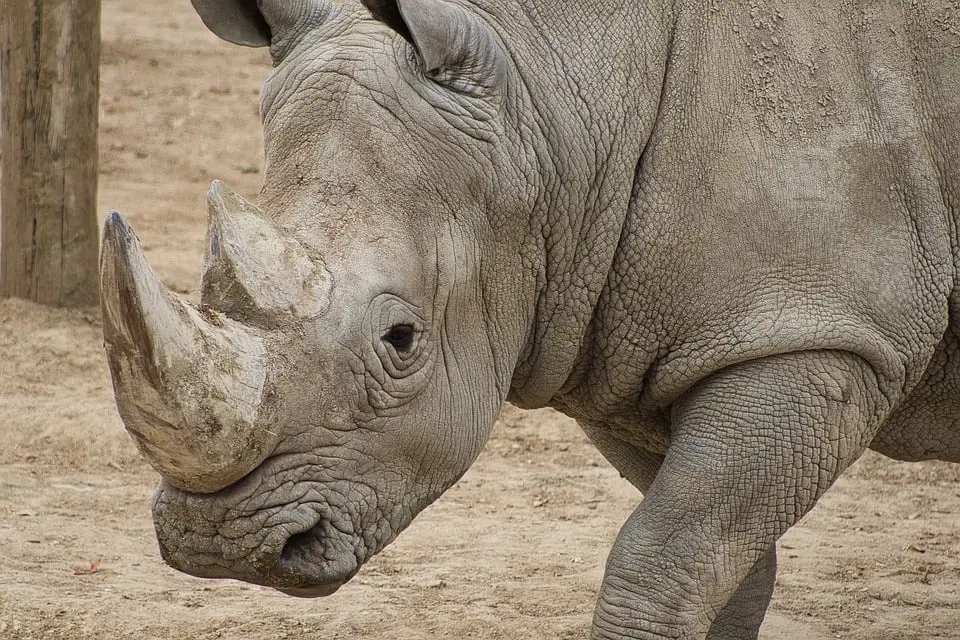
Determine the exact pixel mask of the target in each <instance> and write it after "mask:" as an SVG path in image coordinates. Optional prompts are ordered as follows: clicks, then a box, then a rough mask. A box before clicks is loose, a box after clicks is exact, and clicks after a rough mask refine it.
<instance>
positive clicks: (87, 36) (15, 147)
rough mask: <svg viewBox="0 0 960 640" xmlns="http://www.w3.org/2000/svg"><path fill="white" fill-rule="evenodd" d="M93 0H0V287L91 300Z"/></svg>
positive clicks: (95, 89)
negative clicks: (0, 137)
mask: <svg viewBox="0 0 960 640" xmlns="http://www.w3.org/2000/svg"><path fill="white" fill-rule="evenodd" d="M99 63H100V0H0V126H2V129H0V131H2V146H0V152H2V169H3V172H2V180H0V296H2V297H11V296H16V297H20V298H27V299H30V300H33V301H35V302H39V303H42V304H47V305H56V306H84V305H92V304H96V302H97V295H98V291H97V213H96V206H97V205H96V197H97V111H98V98H99V80H100V65H99Z"/></svg>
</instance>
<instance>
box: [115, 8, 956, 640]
mask: <svg viewBox="0 0 960 640" xmlns="http://www.w3.org/2000/svg"><path fill="white" fill-rule="evenodd" d="M194 4H195V6H196V8H197V10H198V12H199V14H200V16H201V18H202V19H203V20H204V22H205V23H206V24H207V25H208V26H209V27H210V28H211V29H212V30H213V31H214V32H215V33H216V34H218V35H219V36H221V37H223V38H225V39H227V40H230V41H232V42H236V43H238V44H245V45H251V46H259V45H264V46H266V45H268V46H269V47H270V53H271V55H272V57H273V60H274V63H275V67H276V68H275V70H274V71H273V73H272V74H271V75H270V77H269V79H268V80H267V81H266V85H265V87H264V90H263V94H262V98H261V109H262V117H263V128H264V140H265V146H266V149H265V153H266V168H265V172H264V185H263V190H262V192H261V196H260V198H259V200H260V206H259V207H255V206H253V205H251V204H247V203H245V202H243V201H241V200H240V199H239V198H237V197H236V196H234V195H232V194H231V193H230V192H229V191H228V190H227V189H226V187H224V186H223V185H221V184H219V183H215V184H214V185H213V186H212V187H211V191H210V231H209V242H208V245H209V246H208V255H207V259H206V264H205V269H204V274H203V283H202V292H203V295H202V305H200V306H199V307H198V308H193V307H191V306H190V305H188V304H185V303H184V302H183V301H181V300H180V299H179V298H178V297H177V296H176V295H175V294H173V293H171V292H170V291H168V290H167V289H166V288H165V287H164V286H163V285H162V284H161V283H160V281H159V280H158V279H157V277H156V275H155V274H154V273H153V272H152V271H151V269H150V267H149V266H148V264H147V263H146V261H145V259H144V256H143V253H142V252H141V250H140V247H139V245H138V243H137V239H136V237H135V236H134V234H133V232H132V231H131V229H130V228H129V227H128V226H127V224H126V223H125V222H124V220H123V218H122V217H121V216H120V215H119V214H111V216H110V217H109V219H108V220H107V224H106V227H105V230H104V241H103V258H102V285H103V311H104V319H105V336H106V344H107V353H108V356H109V360H110V368H111V371H112V373H113V379H114V384H115V388H116V395H117V405H118V407H119V410H120V414H121V415H122V417H123V419H124V421H125V423H126V425H127V428H128V429H129V430H130V433H131V434H132V435H133V437H134V438H135V440H136V442H137V444H138V445H139V447H140V449H141V451H142V452H143V454H144V455H145V456H146V457H147V459H148V460H150V462H151V463H152V464H153V465H154V466H155V467H156V469H157V470H158V471H159V472H160V474H161V475H162V476H163V481H162V483H161V485H160V488H159V491H158V493H157V496H156V501H155V504H154V519H155V522H156V528H157V534H158V537H159V540H160V545H161V550H162V553H163V555H164V558H165V559H166V560H167V562H169V563H170V564H171V565H172V566H174V567H176V568H178V569H181V570H183V571H186V572H189V573H192V574H194V575H198V576H209V577H235V578H239V579H242V580H247V581H250V582H255V583H258V584H263V585H268V586H272V587H276V588H277V589H281V590H283V591H285V592H288V593H292V594H296V595H304V596H315V595H324V594H327V593H331V592H332V591H334V590H336V589H337V588H338V587H340V586H341V585H342V584H343V583H345V582H346V581H347V580H349V579H350V578H351V576H353V575H354V574H355V573H356V572H357V570H358V569H359V568H360V566H361V565H362V564H363V562H364V561H366V560H367V559H368V558H370V557H371V556H372V555H373V554H375V553H377V552H378V551H379V550H381V549H382V548H383V547H384V546H385V545H386V544H388V543H389V542H390V541H391V540H392V539H393V538H394V537H395V536H396V535H397V534H398V533H399V532H400V531H401V530H402V529H403V528H404V527H405V526H407V524H409V523H410V521H411V519H412V518H413V517H414V516H415V515H416V514H417V513H418V512H419V511H420V510H421V509H423V508H424V507H425V506H426V505H427V504H429V503H430V502H431V501H433V500H434V499H436V498H437V497H438V496H439V495H440V494H441V493H442V492H443V491H444V490H445V489H447V488H448V487H450V486H451V485H452V484H453V483H454V482H455V481H456V480H457V478H459V477H460V475H461V474H463V473H464V471H466V469H467V467H468V466H469V465H470V464H471V462H472V461H473V460H474V459H475V457H476V456H477V454H478V452H479V451H480V449H481V447H482V446H483V445H484V442H485V441H486V439H487V437H488V434H489V432H490V429H491V425H492V424H493V422H494V420H495V418H496V416H497V413H498V411H499V410H500V407H501V406H502V405H503V403H504V402H505V401H506V400H511V401H513V402H514V403H516V404H518V405H520V406H523V407H541V406H553V407H556V408H558V409H560V410H562V411H564V412H566V413H567V414H569V415H571V416H573V417H575V418H576V419H577V420H578V421H579V422H580V424H581V425H582V426H583V428H584V430H585V431H586V433H587V434H588V435H589V436H590V438H591V439H592V440H593V441H594V442H595V443H596V445H597V447H598V448H599V449H600V450H601V451H602V452H603V454H604V455H605V456H606V457H607V458H608V459H609V460H610V462H611V463H612V464H613V465H614V466H615V467H616V468H617V469H619V470H620V472H621V473H622V474H623V475H624V476H626V477H627V478H628V479H629V480H630V481H631V482H633V483H634V484H635V485H636V486H637V487H639V488H640V489H641V490H642V491H643V493H644V499H643V502H642V503H641V504H640V505H639V506H638V508H637V510H636V512H635V513H634V514H633V515H632V516H631V517H630V519H629V520H628V521H627V523H626V524H625V525H624V527H623V530H622V532H621V534H620V536H619V538H618V539H617V541H616V543H615V545H614V547H613V550H612V551H611V553H610V556H609V560H608V562H607V567H606V575H605V578H604V581H603V585H602V587H601V590H600V594H599V600H598V604H597V607H596V612H595V617H594V622H593V629H592V634H593V637H594V638H596V639H601V638H618V639H623V638H683V639H701V638H710V639H712V640H716V639H721V638H733V639H738V640H740V639H746V638H756V636H757V629H758V627H759V625H760V622H761V620H762V618H763V614H764V611H765V609H766V606H767V602H768V600H769V598H770V594H771V592H772V589H773V581H774V573H775V565H776V557H775V551H774V543H775V541H776V540H777V538H778V537H779V536H780V535H781V534H782V533H783V532H784V531H786V529H787V528H788V527H790V526H791V525H792V524H793V523H794V522H796V521H797V519H798V518H800V517H801V516H802V515H803V514H804V513H806V512H807V511H808V510H809V509H810V508H811V507H812V506H813V504H814V503H815V502H816V501H817V499H818V498H819V497H820V496H821V495H822V494H823V492H824V491H826V490H827V488H828V487H829V486H830V485H831V483H832V482H833V481H834V480H835V479H836V478H837V476H838V475H839V474H840V473H841V472H842V471H843V470H844V469H845V468H846V467H847V466H849V465H850V464H851V463H852V462H853V461H854V460H856V459H857V457H858V456H859V455H860V454H861V453H862V452H863V451H864V450H865V449H866V448H868V447H870V448H873V449H875V450H877V451H880V452H882V453H884V454H887V455H889V456H893V457H895V458H900V459H905V460H924V459H933V458H939V459H943V460H953V461H958V460H960V427H958V422H957V419H956V416H957V415H958V409H960V406H958V405H960V394H958V386H960V370H958V366H960V352H958V350H960V349H958V339H957V335H958V332H957V323H956V322H954V320H956V319H957V316H956V312H957V307H956V306H955V303H956V300H957V295H956V293H955V277H956V273H957V269H956V265H957V256H958V242H957V240H958V238H957V224H956V223H957V213H958V212H957V206H958V202H960V177H958V175H960V55H958V53H957V52H958V51H960V38H958V36H957V35H956V34H957V33H960V14H958V13H957V11H956V9H955V7H954V8H952V9H951V7H953V4H954V3H952V2H948V1H947V0H931V1H929V2H922V3H913V4H909V3H899V2H887V3H883V2H880V3H877V2H862V3H861V2H842V3H815V4H813V5H811V4H809V3H801V2H787V1H786V0H783V1H776V0H767V1H764V2H755V1H754V2H746V1H737V0H731V1H729V2H719V3H712V4H711V5H710V6H709V7H706V6H703V3H699V2H687V1H679V2H677V1H666V0H662V1H657V0H646V1H641V2H627V3H624V2H610V1H607V0H601V1H598V2H586V1H580V2H554V1H553V0H550V1H548V0H475V1H474V0H457V1H455V2H451V1H447V0H366V5H367V6H366V7H364V6H361V5H360V4H357V3H355V2H352V1H350V0H345V1H344V2H342V3H340V2H336V3H334V2H330V3H328V2H326V0H300V1H298V2H293V1H290V2H282V1H280V0H260V1H259V2H254V1H253V0H245V1H242V0H194Z"/></svg>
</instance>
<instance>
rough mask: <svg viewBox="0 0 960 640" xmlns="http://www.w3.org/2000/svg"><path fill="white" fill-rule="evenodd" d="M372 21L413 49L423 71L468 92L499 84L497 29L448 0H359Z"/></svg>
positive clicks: (500, 57)
mask: <svg viewBox="0 0 960 640" xmlns="http://www.w3.org/2000/svg"><path fill="white" fill-rule="evenodd" d="M361 2H363V4H364V6H365V7H367V10H369V11H370V13H371V14H372V15H373V17H374V18H376V19H378V20H380V21H381V22H383V23H385V24H386V25H388V26H389V27H390V28H392V29H393V30H394V31H396V32H397V33H399V34H400V35H401V36H403V37H404V38H405V39H406V40H407V41H408V42H410V43H411V44H413V46H414V47H415V48H416V50H417V53H418V54H419V55H420V59H421V61H422V62H423V69H424V72H425V73H426V74H427V75H428V76H430V77H431V78H433V79H434V80H436V81H437V82H439V83H440V84H445V85H448V86H451V87H452V88H454V89H458V90H460V91H465V92H467V93H482V92H483V91H484V90H488V89H491V88H493V87H495V86H496V85H498V84H499V83H500V82H501V81H502V79H503V75H504V68H505V60H504V56H503V53H502V51H501V50H500V47H499V44H498V42H497V38H496V36H495V35H494V32H493V30H492V29H491V28H490V27H489V25H487V24H486V23H485V22H484V21H482V20H481V19H480V18H479V17H477V16H476V15H475V14H473V13H471V12H469V11H467V10H466V9H464V8H463V7H461V6H459V5H457V4H454V3H452V2H447V1H446V0H361Z"/></svg>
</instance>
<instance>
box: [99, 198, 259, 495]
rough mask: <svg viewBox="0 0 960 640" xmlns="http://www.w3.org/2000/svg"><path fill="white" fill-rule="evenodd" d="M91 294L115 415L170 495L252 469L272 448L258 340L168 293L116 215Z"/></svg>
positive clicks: (208, 488)
mask: <svg viewBox="0 0 960 640" xmlns="http://www.w3.org/2000/svg"><path fill="white" fill-rule="evenodd" d="M100 286H101V305H102V310H103V333H104V342H105V347H106V352H107V359H108V362H109V366H110V373H111V376H112V378H113V386H114V393H115V396H116V401H117V408H118V410H119V412H120V416H121V418H122V419H123V421H124V424H125V426H126V428H127V430H128V431H129V432H130V434H131V435H132V436H133V438H134V440H135V442H136V444H137V446H138V447H139V448H140V451H141V452H142V453H143V454H144V456H145V457H146V458H147V460H148V461H149V462H150V463H151V464H152V465H153V467H154V468H155V469H157V471H159V472H160V473H161V474H162V475H163V476H164V477H165V478H166V479H167V480H168V481H169V482H170V483H171V484H173V485H174V486H176V487H179V488H181V489H184V490H187V491H195V492H212V491H217V490H219V489H221V488H223V487H226V486H227V485H229V484H231V483H232V482H235V481H236V480H238V479H239V478H241V477H243V476H244V475H246V474H247V473H249V472H250V471H251V470H252V469H254V468H255V467H256V466H257V465H258V464H260V462H262V461H263V459H264V458H265V457H266V456H267V455H269V453H270V451H271V449H272V446H273V444H274V442H275V439H276V436H275V435H274V434H272V433H270V431H268V430H267V429H264V428H261V427H260V426H259V425H260V420H258V417H259V412H260V404H261V399H262V396H263V393H264V384H265V379H266V349H265V347H264V344H263V341H262V339H261V338H260V337H259V336H258V335H257V334H256V333H254V332H253V331H251V330H250V329H248V328H247V327H244V326H242V325H241V324H239V323H237V322H234V321H232V320H230V319H229V318H225V317H222V316H220V315H219V314H216V313H215V312H213V311H207V312H200V311H197V310H196V309H194V308H193V307H191V306H190V305H188V304H186V303H184V302H183V301H182V300H180V299H179V297H177V296H176V295H175V294H174V293H172V292H171V291H169V290H168V289H167V288H166V287H165V286H164V285H163V284H162V283H161V282H160V279H159V278H158V277H157V275H156V274H155V273H154V272H153V270H152V269H151V268H150V265H149V264H148V263H147V260H146V257H145V256H144V254H143V251H142V250H141V248H140V243H139V242H138V241H137V238H136V236H135V235H134V233H133V230H132V229H131V228H130V226H129V225H128V224H127V222H126V221H125V220H124V219H123V217H122V216H121V215H120V214H119V213H116V212H114V213H111V214H110V215H109V216H108V218H107V221H106V224H105V225H104V230H103V243H102V248H101V256H100Z"/></svg>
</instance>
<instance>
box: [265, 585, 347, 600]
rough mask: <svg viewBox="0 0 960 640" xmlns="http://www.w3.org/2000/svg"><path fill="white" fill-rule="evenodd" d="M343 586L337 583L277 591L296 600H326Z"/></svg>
mask: <svg viewBox="0 0 960 640" xmlns="http://www.w3.org/2000/svg"><path fill="white" fill-rule="evenodd" d="M342 586H343V583H342V582H337V583H334V584H322V585H318V586H316V587H294V588H279V589H277V591H279V592H280V593H282V594H284V595H288V596H293V597H295V598H324V597H326V596H330V595H333V594H334V593H336V592H337V590H338V589H339V588H340V587H342Z"/></svg>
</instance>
